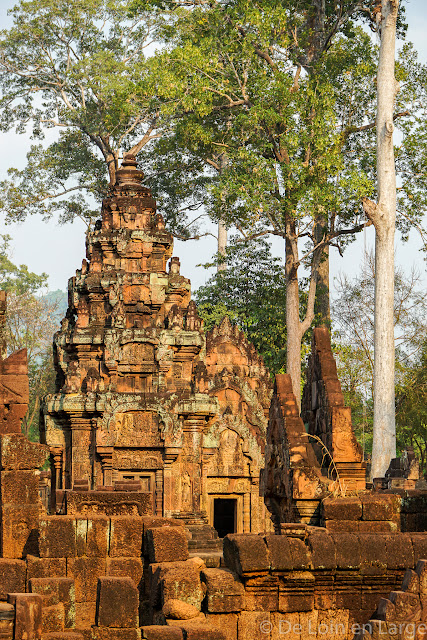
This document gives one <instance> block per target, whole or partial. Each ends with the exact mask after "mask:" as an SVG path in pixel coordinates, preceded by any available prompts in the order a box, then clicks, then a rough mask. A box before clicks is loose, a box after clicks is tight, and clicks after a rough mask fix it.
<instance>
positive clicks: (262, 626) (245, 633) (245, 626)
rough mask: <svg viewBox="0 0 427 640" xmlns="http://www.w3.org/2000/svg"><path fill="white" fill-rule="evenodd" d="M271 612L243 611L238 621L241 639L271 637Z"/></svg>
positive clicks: (266, 638) (238, 632)
mask: <svg viewBox="0 0 427 640" xmlns="http://www.w3.org/2000/svg"><path fill="white" fill-rule="evenodd" d="M270 628H271V622H270V613H269V612H265V611H242V612H241V614H240V615H239V620H238V623H237V637H238V638H239V640H254V638H262V639H263V640H269V638H270Z"/></svg>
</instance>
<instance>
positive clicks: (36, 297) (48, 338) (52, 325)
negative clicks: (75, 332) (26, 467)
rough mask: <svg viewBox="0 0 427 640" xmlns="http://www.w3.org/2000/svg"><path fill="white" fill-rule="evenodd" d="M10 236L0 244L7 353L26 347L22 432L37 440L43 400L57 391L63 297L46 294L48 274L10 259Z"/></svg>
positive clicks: (0, 284) (1, 286)
mask: <svg viewBox="0 0 427 640" xmlns="http://www.w3.org/2000/svg"><path fill="white" fill-rule="evenodd" d="M9 243H10V238H9V236H2V245H1V246H0V288H1V289H3V290H5V291H7V314H6V343H7V348H8V353H9V354H10V353H13V352H14V351H17V350H18V349H27V357H28V373H29V381H30V401H29V406H28V412H27V415H26V416H25V418H24V420H23V423H22V430H23V432H24V433H25V434H26V435H27V436H28V437H29V438H30V439H32V440H34V441H38V439H39V434H38V423H39V409H40V399H41V397H42V396H43V395H45V394H46V393H50V392H53V390H54V368H53V360H52V336H53V333H54V332H55V331H56V330H57V329H58V325H59V317H58V315H59V314H58V311H59V305H60V303H61V300H62V298H61V296H58V295H56V296H55V295H54V296H52V295H43V293H44V288H45V287H46V285H47V275H46V274H42V275H41V276H38V275H36V274H35V273H31V272H30V271H28V268H27V267H26V266H25V265H20V266H16V265H14V264H13V262H12V261H11V260H10V257H9V253H10V247H9Z"/></svg>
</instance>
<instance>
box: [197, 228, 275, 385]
mask: <svg viewBox="0 0 427 640" xmlns="http://www.w3.org/2000/svg"><path fill="white" fill-rule="evenodd" d="M218 258H220V256H218ZM226 261H227V269H226V270H222V271H218V272H217V273H216V274H215V275H213V276H212V277H211V278H210V280H209V281H208V282H207V283H206V285H204V286H202V287H199V289H198V290H197V291H196V293H195V299H196V302H197V307H198V312H199V314H200V316H201V317H202V318H203V319H204V321H205V328H206V329H207V330H209V329H211V328H212V327H213V326H214V325H215V324H219V322H221V320H222V318H223V317H224V316H225V315H228V317H229V318H230V320H231V322H233V323H235V324H237V325H238V326H239V327H240V329H241V330H242V331H243V332H244V333H245V335H246V337H247V338H248V340H249V341H250V342H252V343H253V344H254V345H255V347H256V348H257V350H258V352H259V353H260V354H261V356H262V357H263V359H264V362H265V364H266V366H267V368H268V369H269V371H270V373H271V374H272V375H274V374H276V373H279V372H281V371H283V370H284V367H285V364H286V317H285V315H286V314H285V301H286V286H285V273H284V268H283V265H282V264H281V261H280V260H279V259H278V258H275V257H273V256H272V255H271V250H270V246H269V244H268V243H267V242H266V241H265V240H262V239H260V240H257V241H255V242H251V243H249V244H245V243H237V244H236V243H234V242H233V238H231V243H230V245H229V246H228V248H227V251H226Z"/></svg>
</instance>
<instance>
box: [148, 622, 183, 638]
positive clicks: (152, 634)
mask: <svg viewBox="0 0 427 640" xmlns="http://www.w3.org/2000/svg"><path fill="white" fill-rule="evenodd" d="M141 635H142V639H143V640H183V635H182V629H179V628H178V627H166V626H164V625H148V626H145V627H141Z"/></svg>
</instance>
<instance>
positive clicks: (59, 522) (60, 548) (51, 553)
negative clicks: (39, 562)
mask: <svg viewBox="0 0 427 640" xmlns="http://www.w3.org/2000/svg"><path fill="white" fill-rule="evenodd" d="M76 526H77V525H76V520H75V518H74V517H72V516H61V517H57V516H46V517H45V518H42V519H41V520H40V524H39V548H40V556H41V557H42V558H73V557H74V556H75V555H76V553H77V548H76Z"/></svg>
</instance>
